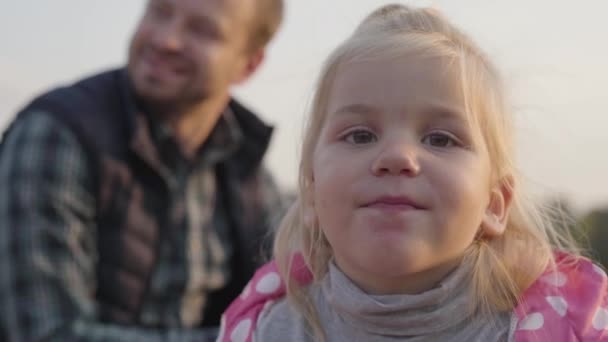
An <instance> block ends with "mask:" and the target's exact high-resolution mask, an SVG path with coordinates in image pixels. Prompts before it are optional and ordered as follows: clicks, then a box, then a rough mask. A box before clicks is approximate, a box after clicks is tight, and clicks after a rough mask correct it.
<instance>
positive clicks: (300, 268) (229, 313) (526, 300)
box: [218, 253, 608, 342]
mask: <svg viewBox="0 0 608 342" xmlns="http://www.w3.org/2000/svg"><path fill="white" fill-rule="evenodd" d="M565 257H566V255H565V254H563V253H559V254H557V261H558V263H557V264H558V267H557V269H550V270H547V271H546V272H545V273H543V274H542V275H541V276H540V277H539V279H538V280H537V281H536V282H534V283H533V284H532V286H530V287H529V288H528V289H527V290H526V291H525V292H524V294H523V297H522V301H521V302H520V304H519V305H518V306H517V307H516V308H515V309H514V313H515V316H516V317H517V326H516V330H515V332H514V335H513V336H514V341H516V342H532V341H535V342H536V341H550V342H566V341H567V342H571V341H572V342H573V341H608V277H607V276H606V273H605V272H604V271H603V270H602V269H601V268H600V267H599V266H597V265H595V264H593V263H592V262H591V261H589V260H587V259H584V258H581V259H579V260H578V261H577V262H576V263H564V262H561V261H563V260H564V258H565ZM295 261H296V262H295V265H294V266H295V267H293V270H292V277H294V278H295V279H296V281H298V282H299V283H300V284H308V283H310V282H311V281H312V275H311V273H310V272H309V271H308V269H307V268H306V266H305V265H304V262H303V260H302V259H301V258H295ZM284 296H285V286H284V283H283V280H282V279H281V277H280V276H279V273H278V270H277V266H276V263H275V262H270V263H268V264H266V265H264V266H263V267H261V268H260V269H259V270H258V271H257V272H256V274H255V275H254V277H253V279H252V280H251V281H250V282H249V284H248V285H247V286H246V287H245V289H244V290H243V292H242V294H241V295H240V296H239V297H238V298H237V299H236V300H235V301H234V302H233V303H232V304H231V305H230V307H229V308H228V309H227V310H226V312H225V313H224V315H223V317H222V325H221V328H220V329H221V330H220V336H219V338H218V341H221V342H252V341H253V332H254V330H255V328H256V325H257V322H258V317H260V313H261V312H262V311H264V310H266V309H268V308H269V307H270V306H272V304H273V303H275V302H276V301H277V300H279V299H281V298H283V297H284Z"/></svg>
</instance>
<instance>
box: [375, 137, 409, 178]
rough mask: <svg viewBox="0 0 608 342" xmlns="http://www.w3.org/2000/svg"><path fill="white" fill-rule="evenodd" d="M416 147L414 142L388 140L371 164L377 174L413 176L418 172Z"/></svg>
mask: <svg viewBox="0 0 608 342" xmlns="http://www.w3.org/2000/svg"><path fill="white" fill-rule="evenodd" d="M418 153H419V152H418V147H417V146H416V144H415V143H412V142H405V141H403V140H401V141H393V142H389V143H387V144H386V146H384V148H383V149H382V151H380V153H379V154H378V156H377V157H376V159H375V160H374V163H373V165H372V171H373V173H374V174H375V175H377V176H383V175H405V176H410V177H414V176H416V175H418V174H419V173H420V163H419V160H418Z"/></svg>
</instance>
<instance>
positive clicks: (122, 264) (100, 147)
mask: <svg viewBox="0 0 608 342" xmlns="http://www.w3.org/2000/svg"><path fill="white" fill-rule="evenodd" d="M130 89H131V88H130V86H129V82H128V78H127V76H126V72H125V71H124V70H123V69H120V70H113V71H110V72H106V73H103V74H99V75H96V76H93V77H91V78H87V79H84V80H82V81H80V82H78V83H76V84H74V85H72V86H69V87H64V88H59V89H56V90H53V91H51V92H49V93H47V94H44V95H42V96H41V97H39V98H37V99H35V100H34V101H33V102H32V103H31V104H29V105H28V106H27V107H26V108H25V109H24V110H22V111H21V112H20V113H19V114H18V117H17V120H18V119H19V118H20V117H22V116H23V115H24V114H26V113H28V112H31V110H44V111H47V112H49V113H52V115H54V116H55V117H56V118H57V119H59V120H60V121H61V122H63V123H64V124H65V125H66V126H67V127H69V128H70V129H71V130H72V131H73V132H74V133H75V135H76V136H77V138H78V139H79V140H80V142H81V143H82V145H83V146H84V147H85V149H86V151H87V154H88V156H89V157H90V158H89V162H90V169H91V170H93V171H94V172H95V174H94V180H95V187H96V193H97V211H96V215H97V217H96V221H97V231H98V252H99V260H98V267H97V276H98V287H97V291H96V294H95V296H96V299H97V302H98V304H99V306H100V309H101V319H102V320H103V321H108V322H113V323H115V324H116V323H118V324H127V325H130V324H137V320H138V315H139V310H140V307H141V304H142V301H143V299H144V298H145V296H146V291H147V288H148V284H149V280H150V277H151V276H152V273H153V271H154V268H155V266H156V260H157V254H158V250H159V241H161V239H163V238H165V237H166V235H167V234H170V233H171V232H170V229H169V228H170V227H171V226H172V225H171V222H170V215H169V214H168V210H167V208H168V207H169V204H170V203H169V198H168V193H169V192H168V188H167V187H168V185H167V182H166V180H165V179H164V178H163V176H162V174H161V172H159V168H158V163H159V161H158V159H157V156H156V152H155V148H154V147H153V146H152V145H151V144H150V142H151V141H150V140H149V139H148V140H146V139H143V138H142V137H143V136H144V135H145V133H144V132H143V131H142V126H145V125H142V123H141V122H138V120H141V118H142V117H143V115H141V113H138V110H137V108H136V105H135V101H134V98H133V96H132V93H131V90H130ZM230 107H231V109H232V111H233V112H234V114H235V117H236V118H237V121H238V122H239V124H240V126H241V129H242V131H243V133H244V136H245V143H244V144H242V147H240V149H239V150H238V151H237V152H236V153H235V154H234V155H233V156H232V157H231V158H230V159H229V160H228V161H227V162H223V163H222V164H220V165H219V166H217V169H216V173H217V181H218V195H219V196H220V198H219V199H220V201H222V203H223V204H224V205H223V206H224V207H225V208H227V209H226V211H227V213H226V214H227V215H228V216H229V218H230V220H229V222H230V226H231V234H232V237H233V239H232V240H233V241H234V251H235V255H234V257H233V265H232V266H233V267H232V272H233V273H232V274H233V277H232V280H231V282H230V284H229V285H228V286H227V287H226V288H225V289H223V290H221V291H218V292H217V293H212V294H210V297H209V300H208V305H207V308H208V309H207V311H206V312H205V314H204V317H205V318H204V322H203V325H204V326H212V325H219V318H220V315H221V313H222V312H223V310H224V308H226V307H227V306H228V304H229V303H230V301H231V300H232V299H233V298H234V297H236V296H237V295H238V293H239V292H240V290H241V289H242V288H243V286H244V285H245V284H246V282H247V281H248V279H249V278H250V277H251V276H252V275H253V272H254V270H255V268H256V267H257V266H258V265H259V263H260V262H261V261H262V260H261V253H260V251H261V246H262V242H263V241H265V240H267V236H266V237H265V235H266V233H267V232H266V227H265V225H264V224H261V222H259V220H258V218H256V213H258V212H259V210H258V207H257V206H258V205H260V201H259V200H257V199H256V195H257V194H259V193H260V191H258V190H259V189H258V187H259V186H260V177H261V173H260V172H259V171H260V168H261V165H260V163H261V159H262V157H263V155H264V153H265V151H266V148H267V146H268V143H269V140H270V135H271V132H272V128H270V127H268V126H266V125H264V124H263V123H262V122H261V121H259V119H258V118H257V117H255V116H254V115H253V114H252V113H250V112H249V111H248V110H247V109H245V108H244V107H242V106H241V105H240V104H238V103H237V102H236V101H231V103H230ZM265 238H266V239H265ZM266 247H267V246H266Z"/></svg>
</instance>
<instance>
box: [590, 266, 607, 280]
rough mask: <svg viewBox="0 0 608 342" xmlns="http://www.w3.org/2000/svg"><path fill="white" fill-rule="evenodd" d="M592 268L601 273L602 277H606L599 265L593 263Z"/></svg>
mask: <svg viewBox="0 0 608 342" xmlns="http://www.w3.org/2000/svg"><path fill="white" fill-rule="evenodd" d="M593 270H594V271H595V272H596V273H597V274H599V275H601V276H602V277H603V278H606V272H605V271H604V270H603V269H602V268H601V267H599V266H598V265H596V264H593Z"/></svg>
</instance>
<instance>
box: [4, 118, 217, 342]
mask: <svg viewBox="0 0 608 342" xmlns="http://www.w3.org/2000/svg"><path fill="white" fill-rule="evenodd" d="M94 196H95V192H94V180H93V179H92V176H91V174H90V170H89V164H88V163H87V155H86V153H85V150H84V148H83V147H82V145H81V144H80V143H79V142H78V140H77V139H76V137H75V135H74V134H73V133H72V132H71V131H70V130H69V129H68V128H67V127H65V126H63V125H62V124H60V123H59V122H58V121H57V120H56V119H54V118H53V117H52V116H51V115H49V114H48V113H44V112H31V113H27V115H26V116H24V117H23V118H22V119H20V120H19V121H18V122H17V124H15V125H14V126H13V127H12V129H11V131H10V134H9V135H8V136H7V137H6V139H5V141H3V142H2V146H1V153H0V340H3V341H5V340H7V341H42V340H44V341H117V342H120V341H152V342H153V341H195V340H196V341H211V340H212V338H213V337H211V336H214V335H215V332H213V331H207V330H199V331H195V330H179V329H174V330H168V329H167V330H161V329H149V328H145V327H125V326H120V325H111V324H106V323H102V322H99V321H98V319H97V317H98V315H97V307H96V304H95V298H94V294H95V288H96V284H97V279H96V270H95V265H96V256H97V244H96V241H97V239H96V234H97V232H96V225H95V219H94V218H95V205H96V200H95V197H94Z"/></svg>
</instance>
